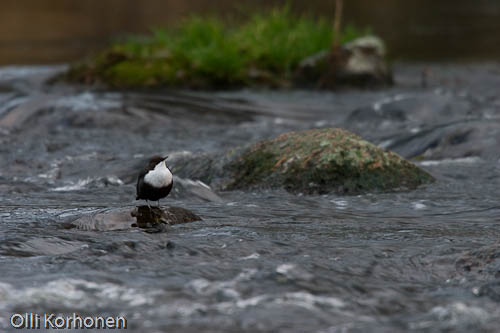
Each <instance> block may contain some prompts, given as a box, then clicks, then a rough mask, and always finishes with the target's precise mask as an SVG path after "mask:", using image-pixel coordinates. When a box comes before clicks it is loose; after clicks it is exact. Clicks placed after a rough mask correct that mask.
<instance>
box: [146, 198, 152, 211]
mask: <svg viewBox="0 0 500 333" xmlns="http://www.w3.org/2000/svg"><path fill="white" fill-rule="evenodd" d="M146 203H147V204H148V207H149V210H151V206H150V205H149V201H148V199H146Z"/></svg>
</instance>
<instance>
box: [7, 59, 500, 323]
mask: <svg viewBox="0 0 500 333" xmlns="http://www.w3.org/2000/svg"><path fill="white" fill-rule="evenodd" d="M393 69H394V73H395V81H396V85H395V86H394V87H391V88H388V89H385V90H376V91H342V92H310V91H309V92H307V91H287V92H284V91H274V92H269V91H248V90H244V91H233V92H217V93H216V92H196V93H194V92H190V91H175V92H174V91H156V92H144V91H142V92H139V91H121V92H112V91H102V90H94V89H90V88H88V87H78V86H66V85H47V84H45V83H44V80H45V79H46V78H47V77H50V75H51V74H54V73H55V71H58V70H60V68H50V67H49V68H46V67H33V68H30V67H21V68H7V69H0V87H1V88H0V102H1V103H0V192H1V196H0V223H1V228H0V267H1V269H0V270H1V274H0V298H1V302H0V330H2V331H9V330H11V329H12V328H11V327H10V326H9V320H10V316H11V315H12V313H17V312H21V313H24V312H32V311H36V312H40V313H45V312H56V313H61V314H64V315H72V313H74V312H77V313H80V314H82V315H100V314H106V315H107V314H110V315H124V316H125V317H126V318H127V320H128V324H129V326H128V331H130V332H144V331H145V330H146V331H150V330H155V331H176V332H190V331H193V330H198V331H210V330H211V331H217V332H235V331H243V332H245V331H246V332H255V331H261V332H277V331H287V332H304V331H325V332H327V331H347V332H350V331H351V332H365V331H371V332H372V331H373V332H408V331H424V332H425V331H428V332H450V331H454V332H455V331H456V332H472V331H474V332H496V331H497V330H498V327H499V324H500V321H499V318H500V312H499V307H498V302H499V301H498V290H499V289H498V272H497V270H498V267H497V266H498V260H497V255H498V253H497V252H498V240H499V239H500V229H499V228H498V223H499V222H500V220H499V216H500V208H499V205H498V189H499V188H500V177H499V175H500V166H499V159H500V151H499V150H498V146H499V143H500V142H499V140H500V139H499V137H498V135H497V134H498V132H497V129H498V128H500V123H499V122H500V108H499V105H500V104H499V101H500V97H499V93H498V86H499V85H500V67H499V66H498V64H471V65H435V64H413V65H412V64H394V68H393ZM40 96H43V98H41V99H40V98H39V97H40ZM9 115H10V116H9ZM9 119H10V120H9ZM7 120H9V121H7ZM314 128H316V129H322V128H324V129H326V128H346V129H348V130H349V131H351V132H353V133H355V134H357V135H359V136H360V137H362V138H363V139H365V140H367V141H368V142H372V143H374V144H375V145H377V146H379V147H380V148H382V149H388V150H392V151H394V152H396V153H397V154H399V155H401V156H402V157H404V158H406V159H409V160H410V161H411V162H412V163H414V164H415V165H417V166H418V167H420V168H422V169H424V170H425V171H427V172H428V173H429V174H431V175H432V176H433V177H434V178H435V179H436V181H435V182H434V183H432V184H429V185H426V186H421V187H417V188H416V189H415V190H412V191H403V192H381V193H378V192H376V193H366V194H360V195H347V196H346V195H339V194H337V193H328V194H322V195H300V193H290V192H287V191H285V190H283V189H282V188H278V189H263V188H254V189H251V190H233V191H221V190H220V189H222V188H224V185H227V184H225V183H224V181H225V178H224V173H221V174H218V173H217V172H215V173H214V172H212V170H216V171H217V170H222V168H223V166H224V165H226V164H227V163H228V161H230V160H231V159H232V158H233V157H234V156H237V155H236V154H239V153H242V152H243V151H245V149H248V148H250V147H251V146H252V145H253V144H255V143H256V142H260V141H266V140H272V139H273V138H277V137H279V135H281V134H283V133H290V132H299V131H304V130H310V129H314ZM234 147H242V149H243V150H242V151H240V150H234ZM155 154H164V155H169V156H170V157H169V159H168V161H169V163H170V166H171V167H172V170H173V171H174V177H176V178H174V188H173V190H172V192H171V194H170V195H169V196H168V197H167V198H166V199H164V200H162V201H161V206H162V207H183V208H185V209H188V210H189V211H191V212H193V213H195V214H196V215H198V216H200V217H202V218H203V220H202V221H200V222H195V223H178V224H172V225H170V226H169V225H167V224H164V223H160V224H159V225H156V226H154V225H153V224H151V225H148V223H146V228H145V229H142V228H140V227H131V225H132V224H133V223H137V220H136V219H135V217H133V216H131V214H130V213H131V211H132V210H133V209H134V207H136V206H137V205H138V204H139V205H143V204H144V203H142V202H138V201H135V200H134V198H135V182H136V179H137V175H138V173H139V170H140V169H141V167H142V166H143V165H144V163H145V161H147V160H148V159H149V158H150V157H151V156H152V155H155ZM176 170H177V171H176ZM155 204H156V203H153V207H154V205H155ZM99 212H100V213H105V212H109V213H110V214H111V216H115V218H113V219H108V220H106V219H102V220H101V221H100V222H99V223H96V226H97V227H99V226H104V227H108V228H109V229H108V230H105V231H104V230H95V228H94V229H92V228H87V229H85V230H84V229H80V228H75V227H70V226H71V223H72V222H73V221H75V220H77V219H79V218H82V217H83V216H92V215H93V214H94V215H95V214H97V213H99ZM120 212H121V213H123V215H120V214H121V213H120ZM181 215H182V214H181ZM103 216H106V215H103ZM124 221H125V223H129V224H128V225H127V226H126V227H127V229H122V226H123V223H124ZM87 222H88V221H87ZM115 223H116V224H115Z"/></svg>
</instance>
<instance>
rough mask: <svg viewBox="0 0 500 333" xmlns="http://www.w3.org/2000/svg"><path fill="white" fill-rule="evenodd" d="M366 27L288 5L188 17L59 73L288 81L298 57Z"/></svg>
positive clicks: (187, 81) (220, 83)
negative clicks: (337, 27) (225, 16)
mask: <svg viewBox="0 0 500 333" xmlns="http://www.w3.org/2000/svg"><path fill="white" fill-rule="evenodd" d="M368 33H369V31H368V30H367V29H365V30H359V29H356V28H354V27H351V26H347V27H346V28H344V30H343V31H342V33H341V36H337V37H335V36H333V29H332V24H331V22H330V21H329V20H327V19H324V18H313V17H310V16H299V15H296V14H294V13H292V11H291V10H290V9H289V8H288V7H283V8H276V9H273V10H270V11H268V12H266V13H256V14H252V15H250V16H249V17H248V19H247V20H246V21H244V22H242V23H240V24H238V25H229V24H227V23H225V22H223V21H222V20H220V19H216V18H207V17H201V16H191V17H188V18H186V19H185V20H183V21H182V22H181V23H180V24H179V25H178V26H176V27H174V28H155V29H152V31H151V33H150V34H149V35H147V36H139V37H137V36H136V37H129V38H126V39H125V40H121V41H117V42H115V43H113V44H112V45H110V47H109V48H107V49H105V50H103V51H102V52H100V53H99V54H97V55H95V56H93V57H91V58H89V59H86V60H85V61H82V62H79V63H77V64H74V65H72V66H71V68H70V69H69V71H68V72H67V73H66V74H65V78H66V79H68V80H70V81H73V82H81V83H87V84H88V83H104V84H106V85H108V86H111V87H118V88H128V87H153V86H176V87H189V88H230V87H239V86H255V85H264V86H271V87H283V86H289V85H291V84H292V82H293V77H294V73H295V72H296V71H297V69H298V67H299V64H300V63H301V61H303V60H304V59H306V58H307V57H309V56H311V55H314V54H317V53H318V52H320V51H324V50H329V49H331V47H332V41H334V40H340V41H341V44H343V43H346V42H349V41H351V40H353V39H355V38H357V37H360V36H363V35H367V34H368Z"/></svg>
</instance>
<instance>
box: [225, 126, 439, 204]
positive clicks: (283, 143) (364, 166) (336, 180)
mask: <svg viewBox="0 0 500 333" xmlns="http://www.w3.org/2000/svg"><path fill="white" fill-rule="evenodd" d="M225 168H226V170H227V171H228V172H230V174H231V180H230V181H229V182H228V184H227V186H226V189H230V190H231V189H245V188H253V187H271V188H275V187H281V186H283V187H285V188H286V189H287V190H289V191H292V192H304V193H328V192H336V193H350V194H355V193H363V192H372V191H394V190H402V189H413V188H416V187H417V186H419V185H422V184H426V183H430V182H432V181H434V178H433V177H432V176H431V175H430V174H428V173H427V172H426V171H424V170H422V169H420V168H418V167H417V166H415V165H414V164H412V163H410V162H408V161H406V160H404V159H403V158H401V157H400V156H399V155H397V154H395V153H392V152H386V151H384V150H382V149H380V148H378V147H377V146H375V145H373V144H371V143H369V142H367V141H365V140H363V139H361V138H360V137H359V136H357V135H355V134H353V133H350V132H348V131H346V130H342V129H314V130H308V131H303V132H290V133H285V134H282V135H280V136H279V137H277V138H275V139H272V140H264V141H261V142H259V143H257V144H255V145H253V146H252V147H250V148H249V149H248V150H246V151H245V152H243V153H242V154H241V155H240V156H238V157H237V158H235V159H234V160H233V161H231V162H230V163H228V164H227V165H226V166H225Z"/></svg>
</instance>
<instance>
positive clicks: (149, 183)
mask: <svg viewBox="0 0 500 333" xmlns="http://www.w3.org/2000/svg"><path fill="white" fill-rule="evenodd" d="M167 158H168V156H167V157H161V156H153V157H152V158H151V160H149V163H148V165H146V167H145V168H144V169H143V170H142V171H141V173H140V174H139V178H138V179H137V197H136V198H135V199H136V200H140V199H144V200H146V202H147V203H148V206H149V202H148V200H151V201H158V207H159V206H160V199H162V198H165V197H166V196H167V195H168V194H169V193H170V190H171V189H172V186H173V184H174V180H173V177H172V172H171V171H170V169H169V168H168V167H167V164H166V162H165V161H166V159H167Z"/></svg>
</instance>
